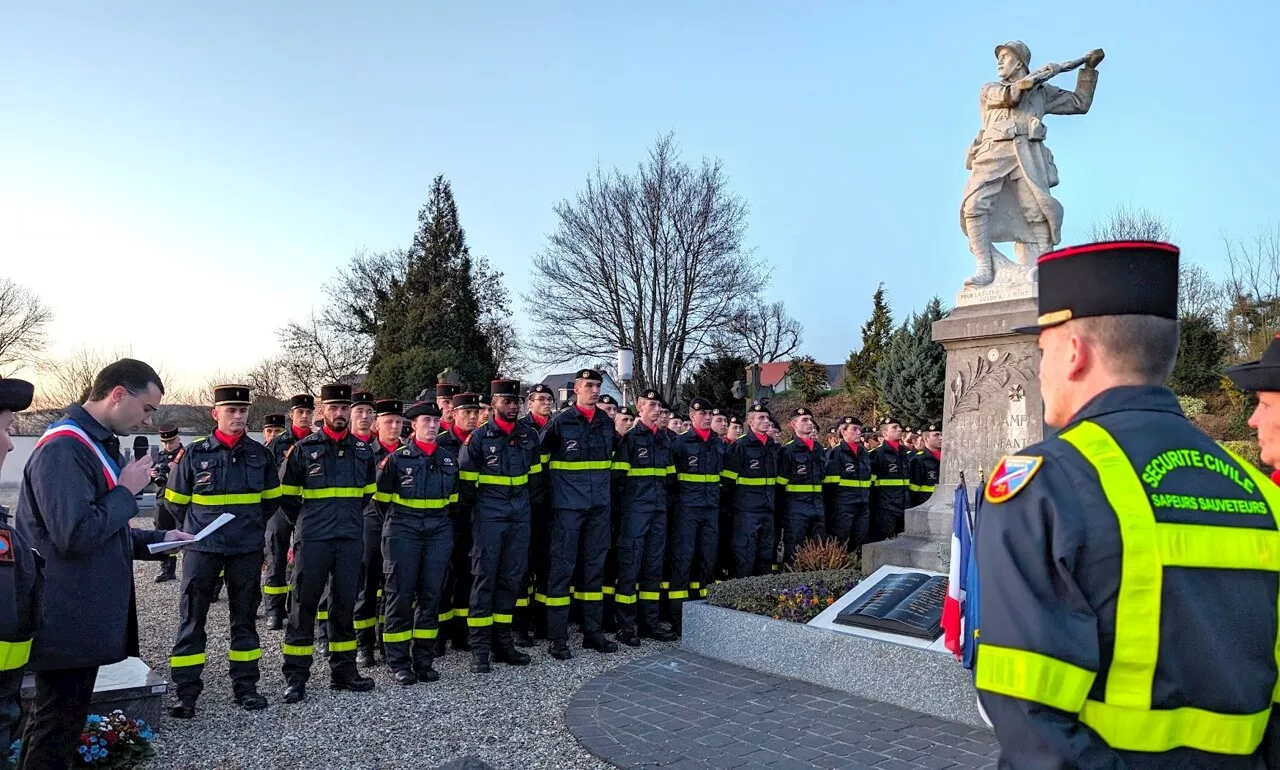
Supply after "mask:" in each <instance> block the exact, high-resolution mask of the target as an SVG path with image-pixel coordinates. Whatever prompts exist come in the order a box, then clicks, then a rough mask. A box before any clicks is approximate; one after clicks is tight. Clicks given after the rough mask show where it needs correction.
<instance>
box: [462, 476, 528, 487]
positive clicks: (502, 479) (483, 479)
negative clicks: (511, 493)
mask: <svg viewBox="0 0 1280 770" xmlns="http://www.w3.org/2000/svg"><path fill="white" fill-rule="evenodd" d="M475 482H476V483H477V484H492V485H493V486H495V487H520V486H524V485H525V484H528V483H529V476H528V474H525V475H522V476H490V475H489V474H487V473H480V474H477V475H476V478H475Z"/></svg>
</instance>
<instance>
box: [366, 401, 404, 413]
mask: <svg viewBox="0 0 1280 770" xmlns="http://www.w3.org/2000/svg"><path fill="white" fill-rule="evenodd" d="M373 411H374V412H375V413H376V414H380V415H381V414H403V413H404V403H403V402H402V401H400V399H398V398H384V399H380V400H378V401H375V402H374V404H373Z"/></svg>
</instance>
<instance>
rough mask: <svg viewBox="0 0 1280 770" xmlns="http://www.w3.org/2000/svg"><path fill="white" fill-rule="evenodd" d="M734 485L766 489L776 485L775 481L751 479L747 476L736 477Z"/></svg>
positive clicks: (770, 479)
mask: <svg viewBox="0 0 1280 770" xmlns="http://www.w3.org/2000/svg"><path fill="white" fill-rule="evenodd" d="M734 483H735V484H741V485H742V486H744V487H768V486H773V485H774V484H776V483H777V479H772V478H763V479H753V478H749V477H747V476H738V477H736V478H735V479H734Z"/></svg>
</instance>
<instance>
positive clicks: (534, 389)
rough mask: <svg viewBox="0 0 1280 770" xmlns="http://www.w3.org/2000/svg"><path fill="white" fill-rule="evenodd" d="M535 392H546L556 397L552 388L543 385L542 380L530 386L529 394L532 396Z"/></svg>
mask: <svg viewBox="0 0 1280 770" xmlns="http://www.w3.org/2000/svg"><path fill="white" fill-rule="evenodd" d="M534 393H546V394H547V395H548V396H551V397H553V398H554V397H555V393H554V392H552V390H551V388H550V387H548V386H546V385H543V384H542V383H541V382H539V383H538V384H537V385H534V386H533V387H532V388H529V395H531V396H532V395H533V394H534Z"/></svg>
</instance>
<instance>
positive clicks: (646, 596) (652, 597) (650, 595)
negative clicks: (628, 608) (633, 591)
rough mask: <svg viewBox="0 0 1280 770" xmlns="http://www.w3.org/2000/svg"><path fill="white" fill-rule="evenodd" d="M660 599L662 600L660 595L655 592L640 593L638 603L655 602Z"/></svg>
mask: <svg viewBox="0 0 1280 770" xmlns="http://www.w3.org/2000/svg"><path fill="white" fill-rule="evenodd" d="M661 598H662V594H661V593H659V592H657V591H641V592H640V601H642V602H656V601H658V600H659V599H661Z"/></svg>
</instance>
